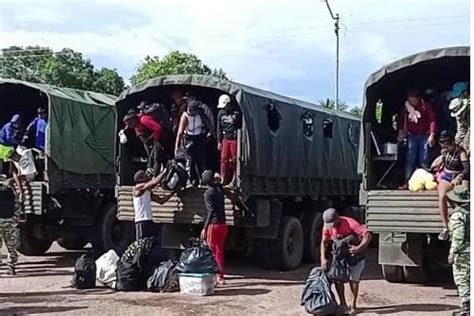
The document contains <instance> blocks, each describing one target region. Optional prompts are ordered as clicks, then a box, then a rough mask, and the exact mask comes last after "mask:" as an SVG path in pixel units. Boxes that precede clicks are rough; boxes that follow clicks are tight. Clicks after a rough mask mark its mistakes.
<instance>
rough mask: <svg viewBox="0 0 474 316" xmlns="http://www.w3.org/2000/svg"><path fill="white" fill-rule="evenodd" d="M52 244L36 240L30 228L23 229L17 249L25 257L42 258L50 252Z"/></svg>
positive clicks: (48, 241)
mask: <svg viewBox="0 0 474 316" xmlns="http://www.w3.org/2000/svg"><path fill="white" fill-rule="evenodd" d="M52 243H53V241H51V240H46V239H39V238H36V237H35V236H33V234H32V232H31V230H30V229H29V228H28V227H22V228H20V240H19V243H18V246H17V247H16V249H17V250H18V251H19V252H20V253H21V254H22V255H25V256H41V255H44V254H45V253H46V251H48V249H49V248H50V247H51V244H52Z"/></svg>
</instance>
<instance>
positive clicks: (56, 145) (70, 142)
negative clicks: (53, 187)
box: [0, 79, 116, 175]
mask: <svg viewBox="0 0 474 316" xmlns="http://www.w3.org/2000/svg"><path fill="white" fill-rule="evenodd" d="M16 85H21V86H26V87H30V88H32V89H36V90H38V91H40V92H42V93H44V95H46V97H47V99H48V108H49V123H48V127H47V129H48V130H47V133H46V134H47V141H46V154H47V156H48V159H51V160H53V162H54V163H55V165H56V166H57V168H58V169H59V170H62V171H66V172H70V173H73V174H79V175H92V174H104V175H113V174H114V172H115V171H114V142H115V116H116V115H115V113H116V112H115V100H116V97H115V96H112V95H107V94H101V93H96V92H90V91H81V90H75V89H68V88H61V87H55V86H50V85H46V84H39V83H30V82H25V81H19V80H13V79H0V88H2V89H8V88H9V87H13V88H14V86H16ZM19 98H21V96H19ZM32 106H36V105H35V104H32Z"/></svg>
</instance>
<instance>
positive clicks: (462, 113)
mask: <svg viewBox="0 0 474 316" xmlns="http://www.w3.org/2000/svg"><path fill="white" fill-rule="evenodd" d="M449 96H450V98H451V99H452V100H451V102H450V103H449V110H450V111H451V116H452V117H455V118H456V125H457V132H456V136H455V140H456V143H457V144H458V145H461V146H463V147H464V149H465V150H466V152H467V153H468V155H469V135H470V119H469V113H470V107H471V98H470V95H469V85H468V83H467V82H456V83H455V84H454V85H453V89H452V90H451V92H450V93H449Z"/></svg>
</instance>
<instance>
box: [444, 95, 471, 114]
mask: <svg viewBox="0 0 474 316" xmlns="http://www.w3.org/2000/svg"><path fill="white" fill-rule="evenodd" d="M468 105H469V100H467V99H460V98H458V97H456V98H454V99H452V100H451V102H449V110H450V111H451V116H452V117H458V116H459V115H461V114H462V113H463V112H464V110H466V108H467V107H468Z"/></svg>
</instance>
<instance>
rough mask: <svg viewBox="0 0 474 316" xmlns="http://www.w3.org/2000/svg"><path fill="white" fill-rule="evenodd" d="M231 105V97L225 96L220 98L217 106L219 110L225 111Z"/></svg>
mask: <svg viewBox="0 0 474 316" xmlns="http://www.w3.org/2000/svg"><path fill="white" fill-rule="evenodd" d="M229 103H230V97H229V96H228V95H227V94H223V95H221V96H220V97H219V103H218V104H217V108H218V109H223V108H225V107H226V106H227V104H229Z"/></svg>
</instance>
